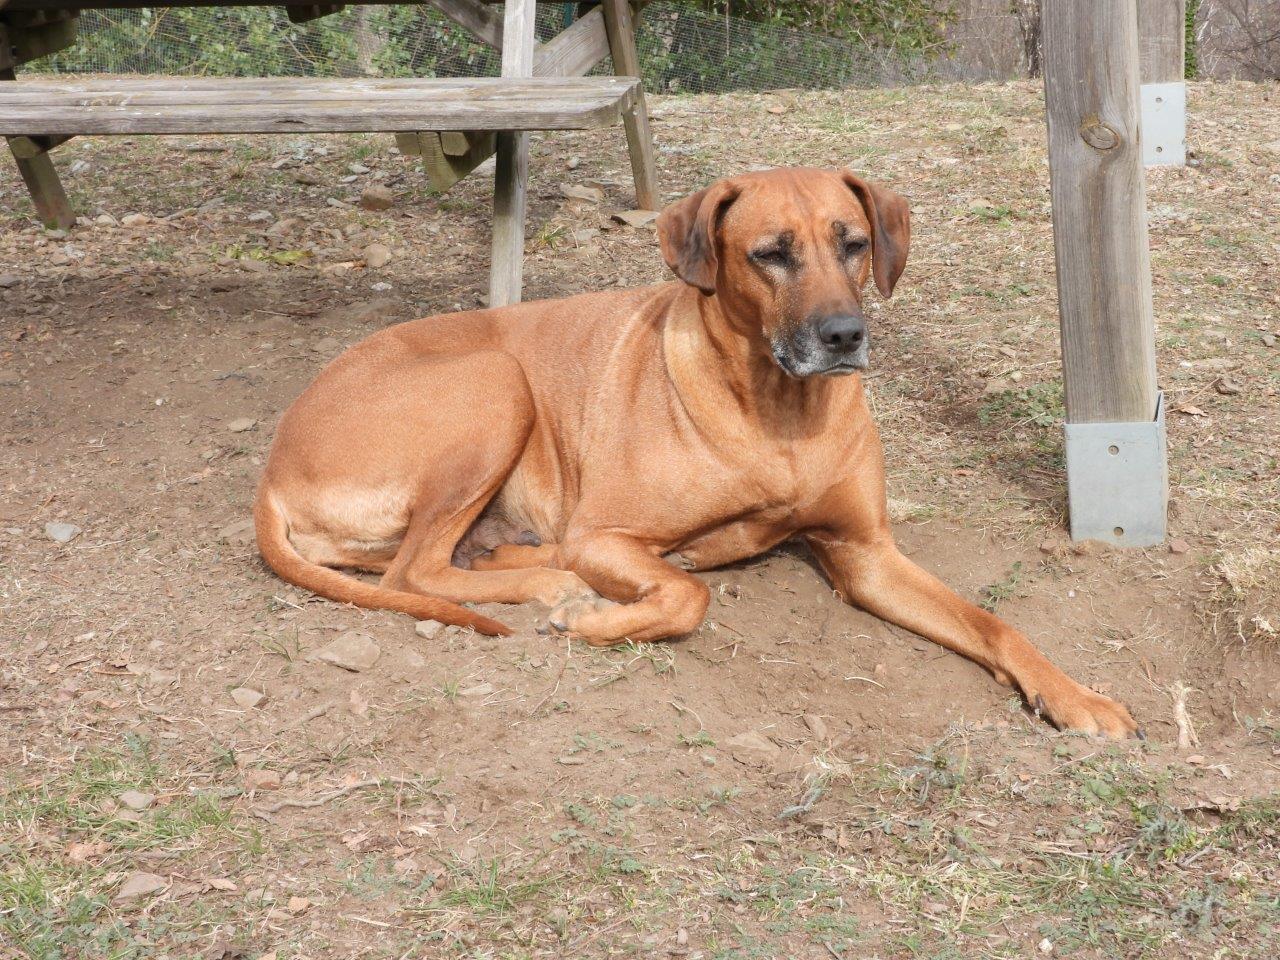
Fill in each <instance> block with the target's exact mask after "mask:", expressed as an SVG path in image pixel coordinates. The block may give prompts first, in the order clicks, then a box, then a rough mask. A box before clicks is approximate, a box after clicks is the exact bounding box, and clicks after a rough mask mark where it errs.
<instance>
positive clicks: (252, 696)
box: [231, 687, 267, 710]
mask: <svg viewBox="0 0 1280 960" xmlns="http://www.w3.org/2000/svg"><path fill="white" fill-rule="evenodd" d="M231 699H232V700H234V701H235V702H236V704H237V705H239V706H241V707H244V708H245V709H246V710H252V709H253V708H254V707H256V706H258V705H259V704H261V703H262V701H264V700H266V699H267V695H266V694H265V693H263V692H262V691H261V690H255V689H253V687H236V688H235V689H234V690H232V691H231Z"/></svg>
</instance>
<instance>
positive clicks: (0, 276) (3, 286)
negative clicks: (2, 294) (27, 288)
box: [0, 273, 22, 290]
mask: <svg viewBox="0 0 1280 960" xmlns="http://www.w3.org/2000/svg"><path fill="white" fill-rule="evenodd" d="M21 282H22V277H20V276H19V275H18V274H16V273H0V290H8V289H9V288H10V287H16V286H17V285H18V284H19V283H21Z"/></svg>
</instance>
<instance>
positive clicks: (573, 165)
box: [565, 157, 582, 170]
mask: <svg viewBox="0 0 1280 960" xmlns="http://www.w3.org/2000/svg"><path fill="white" fill-rule="evenodd" d="M565 166H566V167H567V168H568V169H570V170H577V169H578V168H579V167H580V166H582V158H581V157H570V158H569V159H568V160H567V161H566V162H565Z"/></svg>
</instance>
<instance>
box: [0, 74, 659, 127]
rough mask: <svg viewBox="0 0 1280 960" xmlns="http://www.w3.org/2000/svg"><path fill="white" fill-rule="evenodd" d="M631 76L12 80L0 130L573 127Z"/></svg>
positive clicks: (629, 94)
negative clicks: (17, 82)
mask: <svg viewBox="0 0 1280 960" xmlns="http://www.w3.org/2000/svg"><path fill="white" fill-rule="evenodd" d="M639 86H640V81H639V80H636V79H634V78H632V77H530V78H527V79H511V78H482V79H475V78H472V79H454V78H432V79H403V80H400V79H397V80H369V79H351V80H347V79H316V78H313V77H307V78H295V77H290V78H271V79H254V78H250V79H242V78H204V77H198V78H184V77H143V78H136V79H134V78H129V79H114V78H108V77H90V78H86V79H77V80H34V79H33V80H25V79H24V80H23V82H22V83H20V84H12V85H9V84H6V85H5V86H4V88H3V89H0V135H7V136H26V137H32V136H72V135H76V136H101V135H123V134H210V133H266V134H272V133H274V134H279V133H383V132H386V133H396V132H411V131H419V130H439V131H453V130H477V131H487V130H582V129H587V128H591V127H600V126H608V125H611V124H615V123H617V122H618V121H619V120H620V119H621V117H622V115H623V112H624V111H625V110H627V109H629V108H631V106H632V105H633V104H634V102H635V99H636V96H637V91H638V89H639Z"/></svg>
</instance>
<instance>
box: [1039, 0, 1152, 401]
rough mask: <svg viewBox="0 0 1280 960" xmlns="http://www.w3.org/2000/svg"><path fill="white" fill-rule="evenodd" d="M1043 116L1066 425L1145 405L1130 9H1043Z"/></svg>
mask: <svg viewBox="0 0 1280 960" xmlns="http://www.w3.org/2000/svg"><path fill="white" fill-rule="evenodd" d="M1043 29H1044V82H1045V110H1046V115H1047V117H1048V127H1049V171H1050V182H1051V195H1052V201H1053V239H1054V255H1055V259H1056V261H1057V272H1058V309H1059V313H1060V317H1061V325H1062V366H1063V376H1064V380H1065V383H1066V407H1067V420H1068V422H1072V423H1099V422H1105V423H1114V422H1137V421H1146V420H1150V419H1152V417H1154V415H1155V408H1156V364H1155V329H1154V323H1153V320H1152V312H1151V262H1150V255H1149V252H1148V248H1147V215H1146V192H1145V188H1144V184H1143V171H1142V151H1141V148H1140V144H1139V141H1138V136H1139V133H1138V129H1139V127H1138V123H1139V107H1138V23H1137V16H1136V7H1135V5H1134V3H1133V0H1046V2H1045V4H1044V15H1043Z"/></svg>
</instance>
